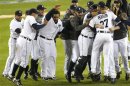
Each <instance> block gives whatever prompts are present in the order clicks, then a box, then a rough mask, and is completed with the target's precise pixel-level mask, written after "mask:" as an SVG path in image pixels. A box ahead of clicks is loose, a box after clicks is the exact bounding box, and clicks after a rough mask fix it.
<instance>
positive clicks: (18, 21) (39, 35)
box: [2, 0, 130, 86]
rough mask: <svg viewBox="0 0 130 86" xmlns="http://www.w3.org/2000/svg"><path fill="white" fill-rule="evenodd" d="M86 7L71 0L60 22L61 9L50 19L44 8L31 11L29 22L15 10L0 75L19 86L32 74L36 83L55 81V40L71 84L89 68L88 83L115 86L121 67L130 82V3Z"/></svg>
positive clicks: (51, 13) (54, 10) (122, 0)
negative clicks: (102, 68) (4, 62)
mask: <svg viewBox="0 0 130 86" xmlns="http://www.w3.org/2000/svg"><path fill="white" fill-rule="evenodd" d="M86 3H87V8H83V7H81V6H79V5H78V0H72V1H71V5H70V7H69V8H68V9H67V10H66V13H65V15H64V16H63V18H62V19H61V17H60V11H59V10H60V5H56V6H54V7H53V8H52V9H51V10H50V11H49V12H48V13H47V14H46V15H45V14H44V11H45V10H46V9H47V8H45V7H44V6H43V5H38V6H37V7H36V8H29V9H28V10H26V12H25V19H23V18H22V14H23V13H22V11H21V10H16V11H15V17H14V19H12V21H11V22H10V38H9V41H8V46H9V56H8V58H7V61H6V65H5V68H4V70H3V73H2V75H3V76H4V77H5V78H7V79H9V80H11V81H13V82H14V84H16V85H17V86H23V85H22V83H21V80H20V78H21V76H22V74H23V73H24V79H25V80H26V79H27V78H28V75H30V76H31V78H32V79H33V80H35V81H38V78H42V79H43V80H56V57H57V52H56V39H57V38H60V39H61V40H62V42H63V45H64V51H65V61H64V75H65V78H66V80H67V81H68V82H69V83H72V78H74V79H75V80H76V81H77V82H78V83H79V82H81V80H84V76H83V74H82V73H83V71H84V70H85V68H86V66H88V77H87V78H88V79H91V80H92V81H96V82H98V81H100V80H101V75H104V81H105V82H107V81H109V82H111V83H112V84H114V83H116V81H117V80H118V79H120V75H121V74H122V70H121V64H123V67H124V71H125V80H129V78H130V68H129V60H130V42H129V40H128V37H129V34H128V30H129V28H130V19H129V17H130V5H129V4H128V2H127V0H106V2H103V1H99V2H98V3H94V2H93V0H88V1H87V2H86ZM102 55H103V56H102ZM30 56H31V61H30ZM101 57H103V59H104V61H102V58H101ZM39 62H41V66H40V70H41V72H38V63H39ZM101 62H104V64H103V65H104V72H103V74H102V70H101V67H102V66H101ZM29 63H31V64H30V65H29Z"/></svg>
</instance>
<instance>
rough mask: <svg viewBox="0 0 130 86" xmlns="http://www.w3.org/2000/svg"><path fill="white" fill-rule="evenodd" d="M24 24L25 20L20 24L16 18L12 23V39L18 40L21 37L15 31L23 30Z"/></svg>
mask: <svg viewBox="0 0 130 86" xmlns="http://www.w3.org/2000/svg"><path fill="white" fill-rule="evenodd" d="M23 22H24V20H23V19H22V20H21V22H19V21H17V20H16V19H15V18H14V19H13V20H12V21H11V22H10V37H13V38H18V37H19V34H17V33H16V32H15V30H16V29H17V28H20V29H22V28H23Z"/></svg>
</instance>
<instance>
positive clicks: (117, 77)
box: [116, 71, 122, 79]
mask: <svg viewBox="0 0 130 86" xmlns="http://www.w3.org/2000/svg"><path fill="white" fill-rule="evenodd" d="M121 73H122V72H121V71H120V72H117V74H116V79H120V74H121Z"/></svg>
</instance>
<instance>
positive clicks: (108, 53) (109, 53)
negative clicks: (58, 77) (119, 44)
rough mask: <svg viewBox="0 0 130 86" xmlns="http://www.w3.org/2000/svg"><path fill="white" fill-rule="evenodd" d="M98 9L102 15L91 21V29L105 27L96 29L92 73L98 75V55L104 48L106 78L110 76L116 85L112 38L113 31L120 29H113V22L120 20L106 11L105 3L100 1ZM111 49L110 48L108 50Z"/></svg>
mask: <svg viewBox="0 0 130 86" xmlns="http://www.w3.org/2000/svg"><path fill="white" fill-rule="evenodd" d="M98 8H99V11H100V13H101V14H99V15H97V16H95V17H94V18H93V19H92V20H90V23H89V26H90V28H94V27H95V25H98V24H99V25H103V26H101V27H97V28H96V32H97V34H96V37H95V40H94V43H93V49H92V57H91V63H92V64H91V73H92V76H93V75H96V74H97V73H96V65H97V62H98V60H99V58H98V54H99V49H100V47H101V46H103V53H104V76H110V78H111V79H110V81H111V83H115V80H116V73H115V63H114V58H113V38H112V33H111V29H112V30H116V29H119V27H116V28H114V29H113V28H112V27H113V20H114V21H116V22H118V23H117V24H119V22H120V20H119V19H118V18H117V16H116V15H115V14H114V13H113V12H112V11H109V10H106V8H105V3H104V2H103V1H100V2H99V3H98ZM108 47H109V48H108Z"/></svg>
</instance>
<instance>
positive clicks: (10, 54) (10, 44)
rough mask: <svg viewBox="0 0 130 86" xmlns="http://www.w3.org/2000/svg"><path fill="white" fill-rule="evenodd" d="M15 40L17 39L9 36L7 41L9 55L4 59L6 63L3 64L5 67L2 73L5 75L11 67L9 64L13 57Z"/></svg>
mask: <svg viewBox="0 0 130 86" xmlns="http://www.w3.org/2000/svg"><path fill="white" fill-rule="evenodd" d="M16 41H17V39H14V38H12V37H11V38H9V41H8V47H9V56H8V58H7V61H6V65H5V68H4V71H3V74H4V75H5V74H6V75H8V74H9V71H10V68H11V65H12V63H13V60H14V58H15V52H16Z"/></svg>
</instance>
